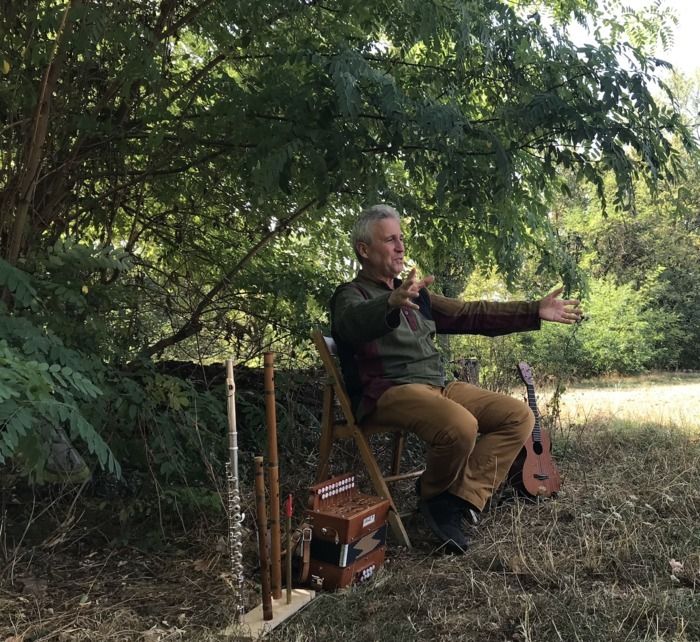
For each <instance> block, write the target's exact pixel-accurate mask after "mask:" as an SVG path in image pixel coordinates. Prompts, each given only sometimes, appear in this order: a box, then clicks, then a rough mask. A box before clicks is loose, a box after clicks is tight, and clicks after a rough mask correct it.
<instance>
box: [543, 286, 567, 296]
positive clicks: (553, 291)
mask: <svg viewBox="0 0 700 642" xmlns="http://www.w3.org/2000/svg"><path fill="white" fill-rule="evenodd" d="M563 291H564V286H562V287H560V288H557V289H556V290H552V291H551V292H550V293H549V294H548V295H547V297H548V298H550V299H556V298H557V297H558V296H559V295H560V294H561V293H562V292H563Z"/></svg>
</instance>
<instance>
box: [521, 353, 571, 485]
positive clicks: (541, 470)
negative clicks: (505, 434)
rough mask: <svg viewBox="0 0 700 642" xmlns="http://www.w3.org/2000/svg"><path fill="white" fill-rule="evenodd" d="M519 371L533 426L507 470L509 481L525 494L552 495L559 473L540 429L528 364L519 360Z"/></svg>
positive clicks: (543, 431) (548, 439) (545, 433)
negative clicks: (533, 420) (533, 419)
mask: <svg viewBox="0 0 700 642" xmlns="http://www.w3.org/2000/svg"><path fill="white" fill-rule="evenodd" d="M518 372H519V374H520V377H521V378H522V380H523V383H524V384H525V386H526V388H527V404H528V406H529V407H530V410H532V412H533V414H534V415H535V426H534V428H533V429H532V434H531V435H530V436H529V437H528V438H527V441H526V442H525V444H524V445H523V449H522V450H521V452H520V454H519V455H518V457H517V458H516V460H515V462H513V465H512V466H511V469H510V471H509V473H508V479H509V481H510V483H511V484H512V485H513V486H514V487H515V488H516V489H517V490H518V491H519V492H521V493H522V494H523V495H525V496H527V497H533V498H534V497H555V496H556V494H557V493H558V492H559V490H560V489H561V476H560V474H559V470H558V469H557V466H556V464H555V462H554V459H553V458H552V441H551V439H550V437H549V434H548V433H547V432H546V431H545V430H543V429H542V427H541V423H540V413H539V410H538V409H537V400H536V398H535V385H534V383H533V379H532V370H531V369H530V366H529V365H528V364H527V363H525V362H524V361H521V362H520V363H519V364H518Z"/></svg>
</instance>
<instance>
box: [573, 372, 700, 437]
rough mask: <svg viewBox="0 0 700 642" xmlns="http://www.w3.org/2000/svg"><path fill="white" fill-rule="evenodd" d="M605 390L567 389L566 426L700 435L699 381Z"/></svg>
mask: <svg viewBox="0 0 700 642" xmlns="http://www.w3.org/2000/svg"><path fill="white" fill-rule="evenodd" d="M636 381H637V383H636V385H631V384H630V382H629V381H625V382H624V383H620V384H619V385H612V386H610V385H609V386H606V387H588V386H586V387H581V386H571V387H570V388H567V390H566V391H565V393H564V395H563V396H562V400H561V418H562V421H563V423H565V424H566V423H577V424H588V423H600V422H613V423H617V422H618V421H619V422H624V423H625V424H634V423H638V424H640V425H648V424H656V425H659V426H667V427H673V428H680V429H683V430H686V431H688V432H700V378H697V377H694V378H690V379H687V378H686V379H684V380H683V381H678V382H674V381H671V380H670V378H669V379H667V380H664V381H660V380H659V379H658V377H657V379H655V380H649V379H646V380H636Z"/></svg>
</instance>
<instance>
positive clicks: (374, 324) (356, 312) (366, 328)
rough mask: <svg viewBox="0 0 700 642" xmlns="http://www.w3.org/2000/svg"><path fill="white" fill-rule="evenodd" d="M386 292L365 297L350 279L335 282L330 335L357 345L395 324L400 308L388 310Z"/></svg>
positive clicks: (393, 326) (380, 334)
mask: <svg viewBox="0 0 700 642" xmlns="http://www.w3.org/2000/svg"><path fill="white" fill-rule="evenodd" d="M389 294H390V292H387V293H386V296H385V295H380V296H377V297H372V298H369V299H366V298H365V297H364V295H363V294H362V291H361V290H360V289H359V288H357V287H355V286H354V285H352V283H344V284H343V285H341V286H339V287H338V289H337V290H336V291H335V293H334V294H333V298H332V299H331V323H332V326H333V334H334V336H336V337H337V338H339V339H340V340H341V341H344V342H347V343H350V344H353V345H358V344H361V343H366V342H367V341H373V340H374V339H378V338H379V337H381V336H383V335H385V334H387V333H388V332H391V331H392V330H393V329H394V328H396V327H398V325H399V323H400V318H399V312H400V311H399V310H398V309H395V310H391V311H390V310H389V308H388V299H389Z"/></svg>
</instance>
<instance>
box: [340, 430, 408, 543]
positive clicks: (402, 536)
mask: <svg viewBox="0 0 700 642" xmlns="http://www.w3.org/2000/svg"><path fill="white" fill-rule="evenodd" d="M352 432H353V437H354V439H355V443H356V444H357V447H358V449H359V451H360V456H361V457H362V460H363V461H364V463H365V466H366V467H367V472H368V473H369V477H370V480H371V481H372V485H373V486H374V491H375V492H376V493H377V495H379V496H380V497H383V498H384V499H388V500H389V503H390V505H391V508H390V510H389V516H388V519H389V525H390V526H391V528H392V531H393V532H394V535H395V536H396V539H397V540H398V541H399V544H401V545H402V546H405V547H406V548H411V540H410V539H409V537H408V533H407V532H406V528H405V527H404V525H403V522H402V521H401V516H400V515H399V511H398V510H397V508H396V504H395V503H394V498H393V497H392V496H391V492H390V491H389V487H388V486H387V484H386V482H385V481H384V476H383V475H382V471H381V469H380V468H379V464H378V463H377V460H376V459H375V457H374V453H372V449H371V447H370V445H369V441H368V440H367V436H366V435H365V434H364V433H363V432H362V431H361V430H360V429H359V428H357V427H355V429H354V430H353V431H352Z"/></svg>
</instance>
